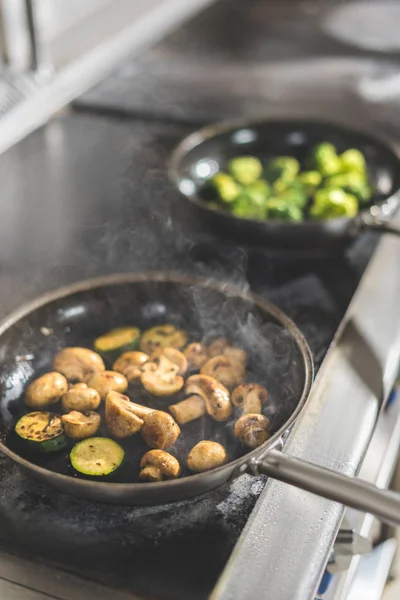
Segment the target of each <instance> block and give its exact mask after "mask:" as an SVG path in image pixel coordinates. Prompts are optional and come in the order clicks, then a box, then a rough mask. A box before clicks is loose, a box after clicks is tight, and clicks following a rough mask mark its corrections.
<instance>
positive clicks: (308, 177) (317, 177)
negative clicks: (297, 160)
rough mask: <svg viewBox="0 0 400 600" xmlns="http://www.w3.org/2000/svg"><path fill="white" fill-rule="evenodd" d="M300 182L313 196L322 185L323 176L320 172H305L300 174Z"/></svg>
mask: <svg viewBox="0 0 400 600" xmlns="http://www.w3.org/2000/svg"><path fill="white" fill-rule="evenodd" d="M299 180H300V181H301V183H303V184H304V185H305V186H306V188H307V191H308V193H309V194H311V193H312V192H313V191H314V190H315V189H316V188H317V187H318V186H319V185H320V183H321V181H322V174H321V173H320V172H319V171H303V172H302V173H300V174H299Z"/></svg>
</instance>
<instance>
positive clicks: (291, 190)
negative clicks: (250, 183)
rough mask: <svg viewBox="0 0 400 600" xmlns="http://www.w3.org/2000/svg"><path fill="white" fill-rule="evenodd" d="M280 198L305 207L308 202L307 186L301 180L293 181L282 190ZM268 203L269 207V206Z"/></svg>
mask: <svg viewBox="0 0 400 600" xmlns="http://www.w3.org/2000/svg"><path fill="white" fill-rule="evenodd" d="M280 199H281V200H284V201H285V202H287V204H291V205H293V206H297V207H298V208H301V209H303V208H304V207H305V205H306V204H307V202H308V192H307V188H306V186H305V185H303V183H301V182H300V181H293V182H292V183H291V184H290V185H289V186H288V187H287V188H286V189H285V190H283V191H282V193H281V195H280ZM268 206H269V205H268V203H267V207H268Z"/></svg>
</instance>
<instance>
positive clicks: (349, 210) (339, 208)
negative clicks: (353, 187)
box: [310, 188, 358, 219]
mask: <svg viewBox="0 0 400 600" xmlns="http://www.w3.org/2000/svg"><path fill="white" fill-rule="evenodd" d="M357 213H358V201H357V198H356V197H355V196H353V195H352V194H348V193H347V192H345V191H344V190H341V189H338V188H326V189H321V190H318V191H317V192H316V193H315V199H314V203H313V205H312V207H311V209H310V216H311V217H312V218H313V219H334V218H336V217H355V216H356V214H357Z"/></svg>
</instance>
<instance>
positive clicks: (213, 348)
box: [208, 337, 229, 357]
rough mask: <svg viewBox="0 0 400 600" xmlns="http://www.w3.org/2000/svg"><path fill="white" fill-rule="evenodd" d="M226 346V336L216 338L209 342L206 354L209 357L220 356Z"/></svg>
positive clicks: (227, 343)
mask: <svg viewBox="0 0 400 600" xmlns="http://www.w3.org/2000/svg"><path fill="white" fill-rule="evenodd" d="M228 346H229V342H228V340H227V339H226V338H224V337H220V338H217V339H216V340H214V341H213V342H211V344H210V345H209V346H208V354H209V356H211V357H213V356H220V355H221V354H223V352H224V350H225V348H227V347H228Z"/></svg>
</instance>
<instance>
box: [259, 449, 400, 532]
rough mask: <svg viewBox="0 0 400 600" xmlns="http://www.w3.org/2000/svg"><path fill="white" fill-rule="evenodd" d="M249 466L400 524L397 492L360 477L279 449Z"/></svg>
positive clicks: (399, 506) (383, 519)
mask: <svg viewBox="0 0 400 600" xmlns="http://www.w3.org/2000/svg"><path fill="white" fill-rule="evenodd" d="M251 468H252V471H253V472H256V473H264V474H265V475H268V476H270V477H273V478H274V479H278V480H279V481H282V482H284V483H289V484H291V485H294V486H296V487H298V488H301V489H303V490H306V491H307V492H312V493H313V494H318V495H319V496H323V497H324V498H328V499H329V500H334V501H336V502H340V503H341V504H344V505H346V506H351V507H352V508H356V509H357V510H361V511H362V512H367V513H371V514H373V515H375V516H376V517H378V518H379V519H381V520H382V521H384V522H386V523H389V524H391V525H400V494H396V493H394V492H391V491H388V490H382V489H379V488H377V487H375V486H374V485H372V484H370V483H368V482H366V481H363V480H362V479H357V478H353V477H349V476H347V475H342V474H341V473H337V472H336V471H332V470H331V469H325V468H323V467H319V466H316V465H313V464H311V463H309V462H306V461H303V460H300V459H298V458H295V457H293V456H288V455H287V454H283V453H282V452H280V451H278V450H269V451H268V452H267V453H266V454H264V455H263V457H262V458H259V459H255V460H253V462H252V465H251Z"/></svg>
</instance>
